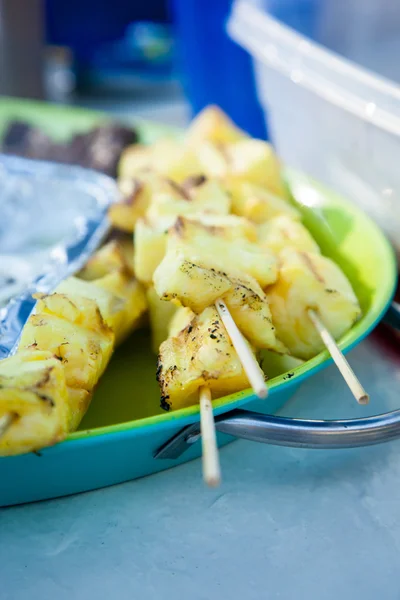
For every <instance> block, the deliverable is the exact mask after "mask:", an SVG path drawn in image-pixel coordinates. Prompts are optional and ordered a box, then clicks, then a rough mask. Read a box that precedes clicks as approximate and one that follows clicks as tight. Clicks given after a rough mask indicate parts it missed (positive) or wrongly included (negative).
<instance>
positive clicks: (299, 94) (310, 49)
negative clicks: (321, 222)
mask: <svg viewBox="0 0 400 600" xmlns="http://www.w3.org/2000/svg"><path fill="white" fill-rule="evenodd" d="M228 32H229V34H230V35H231V37H232V38H233V39H234V40H235V41H237V42H238V43H239V44H240V45H241V46H242V47H243V48H245V49H246V50H247V51H248V52H249V53H250V54H251V55H252V57H253V60H254V68H255V75H256V82H257V93H258V96H259V100H260V102H261V104H262V105H263V107H264V109H265V111H266V113H268V125H269V129H270V132H271V137H272V139H273V141H274V144H275V145H276V147H277V151H278V153H279V154H280V156H281V157H282V159H283V161H284V162H285V163H286V164H287V165H290V166H293V167H295V168H298V169H301V170H302V171H304V172H306V173H308V174H309V175H311V176H312V177H315V178H316V179H319V180H320V181H322V182H324V183H325V184H327V185H329V187H331V188H332V189H335V190H337V191H338V192H340V193H341V194H343V195H345V196H346V197H348V198H349V199H351V200H353V201H355V202H356V203H357V204H358V205H359V206H361V207H362V208H363V209H365V210H366V211H367V212H368V213H369V214H370V215H372V217H373V218H374V219H375V220H376V222H378V223H379V224H380V225H381V227H382V228H383V229H384V230H385V231H386V233H387V234H388V236H389V238H390V239H391V241H392V242H393V244H394V245H395V247H396V250H397V255H398V257H399V258H400V197H399V196H400V169H399V160H400V88H399V87H398V86H396V85H394V84H393V83H391V82H390V81H388V80H386V79H383V78H381V77H378V76H375V75H374V74H373V73H371V72H369V71H367V70H365V69H362V68H361V67H359V66H357V65H356V64H354V63H352V62H350V61H348V60H346V59H344V58H342V57H340V56H339V55H336V54H335V53H333V52H331V51H329V50H326V49H325V48H323V47H321V46H319V45H318V44H316V43H314V42H312V41H310V40H309V39H308V38H306V37H304V36H302V35H300V34H299V33H296V32H295V31H294V30H292V29H290V28H289V27H286V26H285V25H282V23H280V22H279V21H277V20H275V19H274V18H272V17H270V16H269V15H267V14H266V13H265V12H264V11H263V10H262V9H261V8H260V3H259V2H249V1H245V0H238V1H237V2H236V3H235V4H234V6H233V10H232V14H231V17H230V20H229V23H228ZM310 202H312V199H310ZM366 241H367V240H366Z"/></svg>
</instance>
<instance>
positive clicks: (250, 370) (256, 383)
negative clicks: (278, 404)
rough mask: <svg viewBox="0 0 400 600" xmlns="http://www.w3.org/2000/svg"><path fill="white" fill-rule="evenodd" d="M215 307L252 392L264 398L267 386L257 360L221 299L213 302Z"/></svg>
mask: <svg viewBox="0 0 400 600" xmlns="http://www.w3.org/2000/svg"><path fill="white" fill-rule="evenodd" d="M215 307H216V309H217V311H218V314H219V316H220V317H221V321H222V322H223V324H224V325H225V329H226V330H227V332H228V335H229V337H230V339H231V342H232V344H233V347H234V348H235V350H236V352H237V354H238V356H239V360H240V362H241V363H242V365H243V369H244V372H245V373H246V375H247V379H248V380H249V382H250V385H251V387H252V388H253V390H254V393H255V394H256V395H257V396H258V397H259V398H266V397H267V395H268V388H267V385H266V383H265V380H264V377H263V375H262V374H261V373H260V369H259V366H258V362H257V360H256V358H255V356H254V354H253V353H252V351H251V350H250V348H249V346H248V344H247V343H246V340H245V338H244V337H243V335H242V334H241V332H240V331H239V329H238V326H237V325H236V323H235V321H234V320H233V317H232V315H231V313H230V312H229V309H228V307H227V306H226V304H225V302H224V301H223V300H221V299H219V300H217V301H216V302H215Z"/></svg>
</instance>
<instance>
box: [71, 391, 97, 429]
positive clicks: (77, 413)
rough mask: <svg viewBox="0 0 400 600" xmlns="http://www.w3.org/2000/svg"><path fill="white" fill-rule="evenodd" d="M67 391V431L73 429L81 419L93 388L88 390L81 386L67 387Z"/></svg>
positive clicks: (87, 406)
mask: <svg viewBox="0 0 400 600" xmlns="http://www.w3.org/2000/svg"><path fill="white" fill-rule="evenodd" d="M67 392H68V406H69V418H68V431H75V430H76V429H77V428H78V426H79V423H80V422H81V421H82V419H83V417H84V415H85V413H86V411H87V409H88V408H89V404H90V401H91V399H92V395H93V390H92V391H90V392H89V391H88V390H84V389H82V388H71V387H69V388H67Z"/></svg>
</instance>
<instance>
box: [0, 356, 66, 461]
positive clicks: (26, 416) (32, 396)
mask: <svg viewBox="0 0 400 600" xmlns="http://www.w3.org/2000/svg"><path fill="white" fill-rule="evenodd" d="M6 415H10V416H11V417H12V419H13V421H12V424H11V425H10V427H8V429H7V430H6V431H5V432H4V433H3V434H2V435H1V436H0V456H10V455H13V454H23V453H25V452H32V451H34V450H38V449H39V448H42V447H43V446H50V445H52V444H55V443H56V442H58V441H59V440H60V439H63V437H65V435H66V433H67V431H68V423H69V418H70V413H69V406H68V392H67V387H66V382H65V374H64V369H63V366H62V364H61V363H60V361H58V360H57V359H56V358H54V356H53V355H52V353H51V352H30V351H27V352H19V353H17V354H16V355H15V356H12V357H10V358H6V359H4V360H2V361H0V418H1V417H4V416H6Z"/></svg>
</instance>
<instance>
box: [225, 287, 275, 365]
mask: <svg viewBox="0 0 400 600" xmlns="http://www.w3.org/2000/svg"><path fill="white" fill-rule="evenodd" d="M232 284H233V285H232V288H231V290H230V291H229V292H228V293H227V294H225V296H224V300H225V303H226V305H227V307H228V308H229V311H230V313H231V315H232V317H233V320H234V321H235V323H236V325H237V326H238V327H239V329H240V331H241V332H242V333H243V335H244V336H245V337H246V338H247V339H248V340H249V342H250V343H251V344H252V345H253V346H254V347H255V348H267V349H269V350H273V351H274V352H277V353H278V354H284V353H285V352H287V349H286V348H285V346H284V345H283V344H282V343H281V342H280V340H279V339H277V337H276V332H275V327H274V325H273V322H272V316H271V310H270V307H269V305H268V300H267V298H266V295H265V293H264V292H263V290H262V289H261V287H260V286H259V285H258V283H257V281H255V280H254V279H252V278H251V277H248V276H247V277H246V278H244V277H243V278H242V279H237V280H233V281H232Z"/></svg>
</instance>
